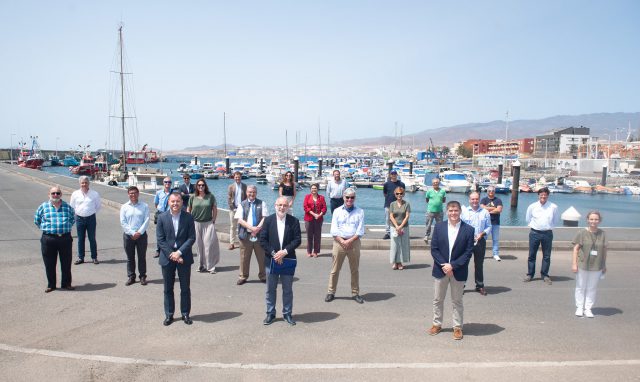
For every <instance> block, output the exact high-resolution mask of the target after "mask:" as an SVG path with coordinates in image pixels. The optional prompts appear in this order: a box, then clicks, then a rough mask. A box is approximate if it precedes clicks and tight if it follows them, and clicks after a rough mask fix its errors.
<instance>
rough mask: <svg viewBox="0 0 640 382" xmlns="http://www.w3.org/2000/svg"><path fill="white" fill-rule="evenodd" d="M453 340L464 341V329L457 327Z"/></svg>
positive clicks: (454, 329)
mask: <svg viewBox="0 0 640 382" xmlns="http://www.w3.org/2000/svg"><path fill="white" fill-rule="evenodd" d="M453 339H454V340H461V339H462V329H461V328H459V327H457V326H456V327H455V328H453Z"/></svg>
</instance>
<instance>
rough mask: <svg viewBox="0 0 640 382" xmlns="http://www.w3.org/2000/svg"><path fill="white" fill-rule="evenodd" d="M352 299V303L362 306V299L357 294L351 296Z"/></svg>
mask: <svg viewBox="0 0 640 382" xmlns="http://www.w3.org/2000/svg"><path fill="white" fill-rule="evenodd" d="M352 298H353V301H355V302H357V303H358V304H364V298H362V296H360V295H359V294H357V295H355V296H353V297H352Z"/></svg>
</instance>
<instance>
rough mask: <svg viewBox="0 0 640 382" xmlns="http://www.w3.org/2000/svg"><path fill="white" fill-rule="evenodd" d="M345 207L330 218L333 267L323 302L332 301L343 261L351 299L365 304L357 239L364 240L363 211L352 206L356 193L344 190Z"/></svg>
mask: <svg viewBox="0 0 640 382" xmlns="http://www.w3.org/2000/svg"><path fill="white" fill-rule="evenodd" d="M343 197H344V204H343V205H342V206H340V207H338V208H336V210H335V211H334V212H333V215H332V217H331V236H333V264H332V266H331V275H330V276H329V291H328V292H327V297H325V299H324V300H325V301H326V302H331V301H333V299H334V298H335V294H336V288H337V286H338V277H339V276H340V269H341V268H342V263H343V262H344V258H345V257H347V258H348V259H349V269H350V270H351V297H352V298H353V300H354V301H355V302H357V303H358V304H362V303H364V299H363V298H362V297H361V296H360V282H359V277H360V273H359V270H358V268H359V267H360V238H361V237H362V236H364V211H363V210H362V208H358V207H356V206H355V201H356V191H355V190H354V189H353V188H347V189H346V190H345V191H344V195H343Z"/></svg>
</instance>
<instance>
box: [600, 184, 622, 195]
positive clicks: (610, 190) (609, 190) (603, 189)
mask: <svg viewBox="0 0 640 382" xmlns="http://www.w3.org/2000/svg"><path fill="white" fill-rule="evenodd" d="M593 190H594V192H595V193H596V194H613V195H622V194H624V190H623V189H622V188H620V187H607V186H602V185H597V186H595V187H594V188H593Z"/></svg>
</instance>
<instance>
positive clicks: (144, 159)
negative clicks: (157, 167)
mask: <svg viewBox="0 0 640 382" xmlns="http://www.w3.org/2000/svg"><path fill="white" fill-rule="evenodd" d="M147 146H148V145H147V144H146V143H145V144H144V146H142V149H140V150H138V151H129V152H128V153H127V164H145V163H158V162H159V161H160V157H159V156H158V153H157V152H156V151H154V150H147Z"/></svg>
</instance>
